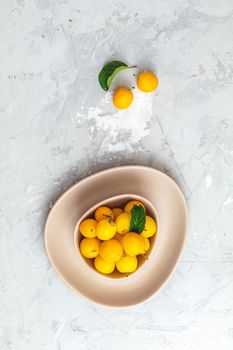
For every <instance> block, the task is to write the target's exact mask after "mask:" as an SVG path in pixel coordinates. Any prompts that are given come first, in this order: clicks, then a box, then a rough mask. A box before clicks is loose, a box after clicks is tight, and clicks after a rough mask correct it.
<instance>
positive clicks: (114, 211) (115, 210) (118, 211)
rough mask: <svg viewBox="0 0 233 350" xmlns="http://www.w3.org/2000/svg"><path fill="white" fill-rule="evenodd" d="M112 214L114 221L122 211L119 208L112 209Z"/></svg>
mask: <svg viewBox="0 0 233 350" xmlns="http://www.w3.org/2000/svg"><path fill="white" fill-rule="evenodd" d="M112 212H113V217H114V220H116V218H117V217H118V216H119V215H120V214H121V213H122V212H123V210H122V209H121V208H113V209H112Z"/></svg>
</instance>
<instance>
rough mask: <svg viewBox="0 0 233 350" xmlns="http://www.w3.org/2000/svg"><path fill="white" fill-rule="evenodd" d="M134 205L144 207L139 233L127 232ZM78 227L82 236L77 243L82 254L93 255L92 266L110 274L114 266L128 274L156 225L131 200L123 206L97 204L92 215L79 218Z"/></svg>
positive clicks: (136, 263)
mask: <svg viewBox="0 0 233 350" xmlns="http://www.w3.org/2000/svg"><path fill="white" fill-rule="evenodd" d="M134 206H142V207H143V210H144V211H143V213H144V215H145V217H144V219H145V220H144V226H143V227H144V228H143V231H142V232H141V233H138V232H132V231H131V232H130V227H131V215H132V213H133V212H132V209H133V208H134ZM141 209H142V208H141ZM79 230H80V233H81V234H82V236H83V238H82V240H81V242H80V246H79V247H80V251H81V254H82V255H83V256H84V257H85V258H88V259H94V267H95V269H96V270H97V271H98V272H100V273H102V274H111V273H112V272H113V271H114V269H116V270H118V271H119V272H120V273H122V274H126V275H128V274H130V273H132V272H134V271H135V270H136V269H137V267H138V259H137V256H139V255H142V256H144V254H145V253H148V251H149V249H150V246H151V237H152V236H154V235H155V234H156V231H157V225H156V221H155V220H154V219H153V218H152V217H150V216H149V215H146V209H145V206H144V204H143V203H142V202H140V201H138V200H131V201H130V202H128V203H127V204H126V205H125V206H124V208H123V209H122V208H119V207H117V208H113V209H110V208H109V207H107V206H102V207H99V208H98V209H97V210H96V211H95V213H94V218H87V219H85V220H83V221H82V222H81V224H80V226H79Z"/></svg>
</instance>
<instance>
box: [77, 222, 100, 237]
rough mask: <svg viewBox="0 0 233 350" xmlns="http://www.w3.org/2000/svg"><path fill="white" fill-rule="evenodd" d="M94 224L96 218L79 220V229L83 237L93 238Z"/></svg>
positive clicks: (94, 232)
mask: <svg viewBox="0 0 233 350" xmlns="http://www.w3.org/2000/svg"><path fill="white" fill-rule="evenodd" d="M96 225H97V222H96V220H94V219H85V220H83V221H82V222H81V224H80V226H79V230H80V232H81V234H82V235H83V236H84V237H87V238H94V237H96Z"/></svg>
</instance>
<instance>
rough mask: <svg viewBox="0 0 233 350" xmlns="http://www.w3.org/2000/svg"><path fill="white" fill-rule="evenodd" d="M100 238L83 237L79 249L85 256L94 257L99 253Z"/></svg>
mask: <svg viewBox="0 0 233 350" xmlns="http://www.w3.org/2000/svg"><path fill="white" fill-rule="evenodd" d="M99 246H100V240H99V239H98V238H96V237H95V238H84V239H83V240H82V241H81V243H80V251H81V253H82V255H83V256H85V258H89V259H92V258H95V257H97V255H99Z"/></svg>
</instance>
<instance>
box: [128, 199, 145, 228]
mask: <svg viewBox="0 0 233 350" xmlns="http://www.w3.org/2000/svg"><path fill="white" fill-rule="evenodd" d="M145 223H146V212H145V209H144V208H143V206H142V205H134V206H133V208H132V210H131V221H130V231H133V232H137V233H141V232H142V231H143V230H144V228H145Z"/></svg>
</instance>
